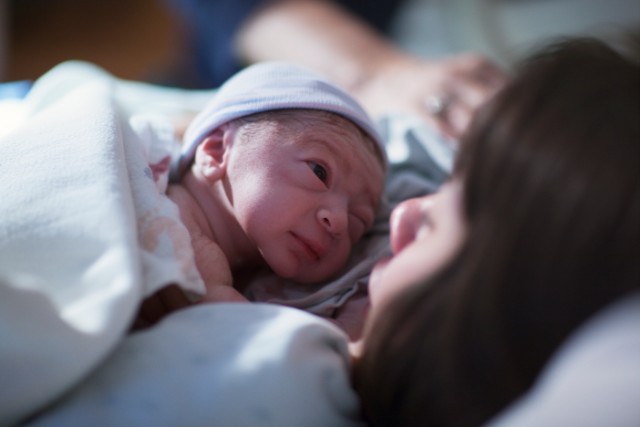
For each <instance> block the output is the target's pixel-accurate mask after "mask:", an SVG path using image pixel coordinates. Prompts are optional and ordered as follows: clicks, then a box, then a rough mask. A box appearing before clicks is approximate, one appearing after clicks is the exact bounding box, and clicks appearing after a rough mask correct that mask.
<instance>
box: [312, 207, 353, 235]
mask: <svg viewBox="0 0 640 427" xmlns="http://www.w3.org/2000/svg"><path fill="white" fill-rule="evenodd" d="M318 220H319V221H320V223H321V224H322V226H323V227H324V229H325V230H327V231H328V232H329V234H331V235H332V236H333V237H342V236H343V235H344V234H345V231H346V229H347V226H348V224H347V222H348V215H347V209H346V208H345V207H342V206H330V207H323V208H320V209H319V210H318Z"/></svg>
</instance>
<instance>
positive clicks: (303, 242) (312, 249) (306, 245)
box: [291, 232, 325, 261]
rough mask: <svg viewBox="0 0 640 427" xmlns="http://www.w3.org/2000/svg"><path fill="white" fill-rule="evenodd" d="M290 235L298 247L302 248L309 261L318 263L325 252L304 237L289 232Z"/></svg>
mask: <svg viewBox="0 0 640 427" xmlns="http://www.w3.org/2000/svg"><path fill="white" fill-rule="evenodd" d="M291 235H292V236H293V237H294V239H295V240H296V242H298V245H299V246H300V247H301V248H302V250H303V251H304V253H305V254H306V255H307V256H308V257H309V258H310V259H311V260H314V261H319V260H320V259H321V258H322V257H323V256H324V253H325V250H324V249H323V248H321V247H320V246H319V245H317V244H315V243H314V242H312V241H310V240H307V239H305V238H304V237H302V236H300V235H298V234H296V233H294V232H291Z"/></svg>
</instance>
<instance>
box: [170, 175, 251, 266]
mask: <svg viewBox="0 0 640 427" xmlns="http://www.w3.org/2000/svg"><path fill="white" fill-rule="evenodd" d="M167 195H168V196H169V198H170V199H171V200H173V202H175V203H176V204H177V205H178V208H179V209H180V217H181V219H182V221H183V222H184V224H185V226H186V227H187V229H188V230H189V234H190V235H191V238H192V240H193V239H201V238H205V239H208V240H211V241H212V242H213V243H215V244H217V245H218V246H219V247H220V249H221V250H222V251H223V252H224V254H225V256H226V257H227V261H228V262H229V266H230V268H231V270H232V271H233V270H235V269H238V268H240V267H243V268H244V267H247V266H252V265H254V264H255V265H258V264H259V263H260V262H261V257H260V255H259V253H258V251H257V249H256V248H255V246H254V245H253V244H252V243H251V242H250V241H249V239H248V238H247V236H246V234H245V233H244V231H243V230H242V228H241V227H240V225H239V224H238V221H237V220H236V218H235V216H234V215H233V212H232V211H231V208H230V207H229V206H228V204H227V203H226V202H225V199H224V194H223V193H222V189H221V188H220V183H217V185H213V186H211V185H210V184H208V183H207V182H206V181H205V180H202V179H198V177H196V176H195V175H194V174H193V173H191V172H187V174H185V176H184V177H183V179H182V180H181V181H180V183H178V184H173V185H171V186H169V189H168V190H167Z"/></svg>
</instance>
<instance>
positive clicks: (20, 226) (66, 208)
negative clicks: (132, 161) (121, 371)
mask: <svg viewBox="0 0 640 427" xmlns="http://www.w3.org/2000/svg"><path fill="white" fill-rule="evenodd" d="M109 92H110V88H109V85H108V84H106V83H103V82H95V83H92V84H88V85H86V86H82V87H80V88H78V90H75V91H72V92H70V93H69V94H68V95H67V96H64V97H62V98H61V99H60V100H59V102H57V103H56V107H55V108H45V109H42V110H34V111H30V112H29V114H28V115H25V122H24V124H23V125H22V126H17V127H15V128H14V129H13V130H12V131H11V132H8V133H6V134H5V135H4V136H3V137H2V138H1V139H0V170H1V171H2V173H1V174H2V179H1V180H0V197H1V199H2V203H1V204H0V218H1V220H0V221H1V222H0V282H1V283H0V285H1V286H0V343H2V344H1V345H2V350H1V351H0V382H1V383H2V384H4V386H3V387H2V388H1V391H0V414H2V421H3V422H4V423H7V422H11V421H12V420H15V419H18V418H19V417H21V416H23V415H25V414H26V413H28V412H29V411H32V410H33V409H34V408H37V407H39V406H41V405H43V404H45V403H48V402H49V401H50V400H51V399H52V398H53V397H55V396H57V395H59V394H61V393H62V392H64V391H65V390H66V389H68V388H69V387H71V386H72V385H73V384H75V383H77V381H78V380H79V379H80V378H81V377H82V376H84V375H86V373H87V372H89V371H90V370H91V369H93V368H94V367H95V366H96V365H97V364H98V362H100V360H101V359H102V358H104V357H105V355H106V354H108V353H109V352H110V351H111V350H112V348H113V347H114V345H115V344H116V343H117V342H118V341H119V339H120V338H121V337H122V336H123V334H124V333H125V330H126V329H127V327H128V325H129V323H130V322H131V318H132V316H133V314H134V311H135V310H136V306H137V304H138V302H139V300H140V296H141V289H140V287H139V286H140V285H139V284H140V282H141V279H140V278H141V272H140V267H139V263H138V257H139V256H138V247H137V242H136V224H135V216H134V214H133V201H132V199H131V195H130V194H131V193H130V191H129V181H128V179H127V171H126V166H125V161H124V149H123V145H122V138H121V125H120V122H119V119H118V115H117V113H116V110H115V108H114V106H113V104H112V102H111V97H110V95H109ZM79 105H82V106H83V108H78V106H79ZM27 118H28V119H27ZM9 385H10V386H9Z"/></svg>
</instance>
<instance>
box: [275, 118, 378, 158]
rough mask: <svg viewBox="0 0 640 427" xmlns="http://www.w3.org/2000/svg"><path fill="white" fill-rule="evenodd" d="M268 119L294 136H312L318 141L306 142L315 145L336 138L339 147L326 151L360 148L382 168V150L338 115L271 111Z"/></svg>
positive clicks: (356, 126) (336, 145)
mask: <svg viewBox="0 0 640 427" xmlns="http://www.w3.org/2000/svg"><path fill="white" fill-rule="evenodd" d="M269 116H271V117H273V118H275V119H276V120H277V121H278V122H280V124H282V125H283V126H287V127H288V126H292V128H293V130H294V131H295V132H303V133H307V134H314V135H315V136H317V137H318V138H312V139H309V141H312V142H315V143H320V144H325V145H326V144H327V142H328V141H333V139H332V138H334V137H336V136H337V137H339V138H340V142H341V144H335V146H334V144H329V145H330V147H328V148H330V149H333V150H334V151H338V152H342V153H345V152H349V151H351V150H352V149H354V148H358V147H364V148H366V150H367V151H368V152H369V154H371V155H372V156H373V157H374V158H375V159H376V161H377V162H378V163H380V165H381V166H382V167H383V169H384V168H385V166H386V163H385V157H384V154H383V152H382V147H380V145H379V144H378V143H377V142H376V141H375V140H374V139H373V138H372V137H371V136H370V135H369V134H368V133H367V132H365V131H364V130H363V129H362V128H361V127H360V126H359V125H358V124H356V123H354V122H353V121H352V120H350V119H348V118H346V117H344V116H342V115H340V114H338V113H334V112H330V111H324V110H313V109H292V110H280V111H272V112H271V114H269ZM323 136H325V137H326V138H323ZM336 154H339V153H336Z"/></svg>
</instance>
